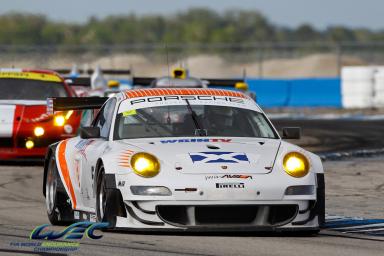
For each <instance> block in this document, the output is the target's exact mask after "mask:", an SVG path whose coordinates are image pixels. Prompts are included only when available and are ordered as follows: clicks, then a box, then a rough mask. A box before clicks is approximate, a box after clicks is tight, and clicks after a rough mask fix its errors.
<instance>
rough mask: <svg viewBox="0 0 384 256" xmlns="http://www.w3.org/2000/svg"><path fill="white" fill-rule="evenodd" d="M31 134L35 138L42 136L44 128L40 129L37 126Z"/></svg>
mask: <svg viewBox="0 0 384 256" xmlns="http://www.w3.org/2000/svg"><path fill="white" fill-rule="evenodd" d="M33 133H34V134H35V136H36V137H40V136H43V135H44V128H43V127H40V126H37V127H35V129H34V130H33Z"/></svg>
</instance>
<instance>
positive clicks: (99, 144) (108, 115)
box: [80, 98, 116, 208]
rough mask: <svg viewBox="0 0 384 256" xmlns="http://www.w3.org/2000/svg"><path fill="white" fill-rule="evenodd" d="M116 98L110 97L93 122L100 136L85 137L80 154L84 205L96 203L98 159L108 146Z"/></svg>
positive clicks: (90, 205) (90, 206)
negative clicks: (95, 182) (95, 184)
mask: <svg viewBox="0 0 384 256" xmlns="http://www.w3.org/2000/svg"><path fill="white" fill-rule="evenodd" d="M115 105H116V98H111V99H109V100H108V101H107V102H106V103H105V104H104V105H103V107H102V108H101V109H100V112H99V113H98V115H97V116H96V118H95V120H94V121H93V122H92V126H93V127H99V129H100V138H92V139H84V143H83V152H84V153H83V154H81V155H80V159H81V160H80V161H81V179H80V188H81V195H82V199H83V202H84V206H85V207H87V208H93V207H94V205H95V194H96V191H95V190H96V187H94V179H95V178H96V177H95V171H96V170H95V168H96V164H97V160H98V159H99V157H100V156H101V155H102V154H103V153H104V151H105V149H106V148H107V146H108V138H109V132H110V129H111V124H112V120H113V114H114V109H115Z"/></svg>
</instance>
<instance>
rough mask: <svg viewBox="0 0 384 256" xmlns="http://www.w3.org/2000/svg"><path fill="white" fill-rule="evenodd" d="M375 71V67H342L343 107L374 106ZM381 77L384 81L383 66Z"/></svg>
mask: <svg viewBox="0 0 384 256" xmlns="http://www.w3.org/2000/svg"><path fill="white" fill-rule="evenodd" d="M376 72H377V67H360V66H359V67H343V68H342V70H341V98H342V104H343V107H344V108H371V107H374V106H375V102H376V101H374V95H375V86H374V77H375V74H376ZM381 79H383V82H384V68H383V77H381ZM383 87H384V85H383ZM379 98H380V97H379Z"/></svg>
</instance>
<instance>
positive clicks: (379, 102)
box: [373, 67, 384, 108]
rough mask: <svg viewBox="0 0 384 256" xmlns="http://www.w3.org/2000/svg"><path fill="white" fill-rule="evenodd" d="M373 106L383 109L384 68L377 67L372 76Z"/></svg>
mask: <svg viewBox="0 0 384 256" xmlns="http://www.w3.org/2000/svg"><path fill="white" fill-rule="evenodd" d="M373 90H374V95H373V105H374V106H375V107H378V108H383V107H384V67H378V68H377V70H376V73H375V75H374V83H373Z"/></svg>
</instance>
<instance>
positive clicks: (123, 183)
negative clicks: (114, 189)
mask: <svg viewBox="0 0 384 256" xmlns="http://www.w3.org/2000/svg"><path fill="white" fill-rule="evenodd" d="M117 186H118V187H124V186H125V181H124V180H119V183H118V184H117Z"/></svg>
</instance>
